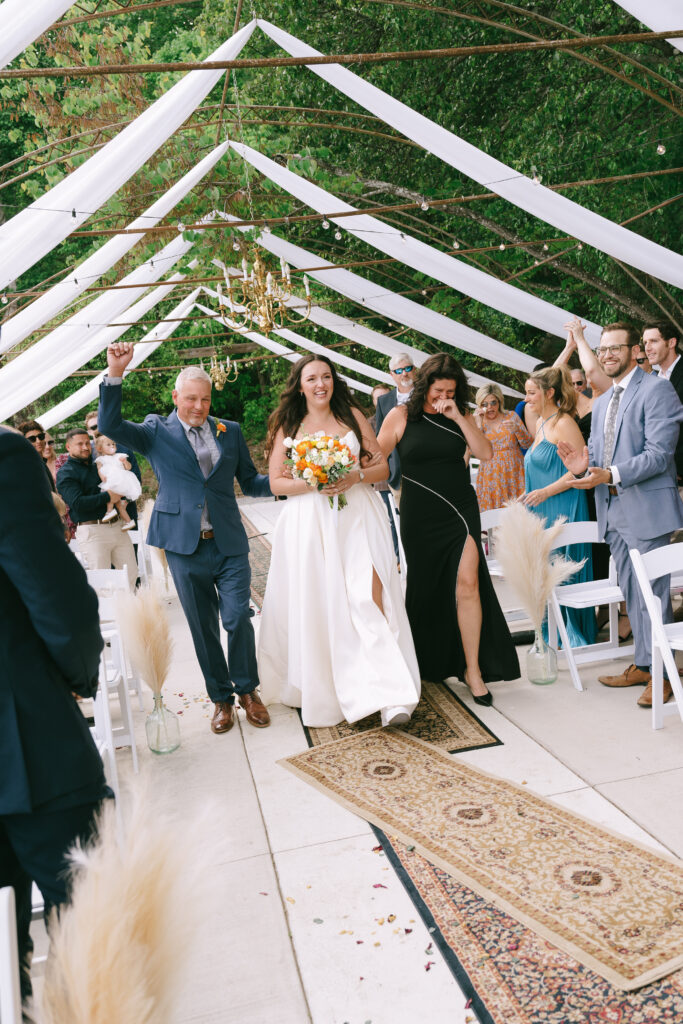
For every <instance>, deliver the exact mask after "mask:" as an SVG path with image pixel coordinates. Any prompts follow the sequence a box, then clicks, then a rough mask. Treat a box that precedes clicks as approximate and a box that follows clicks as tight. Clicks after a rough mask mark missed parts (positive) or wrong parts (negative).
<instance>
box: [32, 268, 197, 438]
mask: <svg viewBox="0 0 683 1024" xmlns="http://www.w3.org/2000/svg"><path fill="white" fill-rule="evenodd" d="M198 293H199V289H198V288H196V289H195V290H194V291H193V292H190V294H189V295H188V296H187V298H185V299H183V301H182V302H179V303H178V305H177V306H175V307H174V308H173V309H172V310H171V312H170V313H168V315H167V317H166V319H168V320H177V321H178V322H177V323H161V324H157V325H156V327H153V328H152V330H151V331H149V332H148V333H147V334H146V335H145V336H144V338H141V339H140V341H137V342H136V343H135V353H134V355H133V358H132V359H131V361H130V363H129V368H128V370H126V372H125V374H124V376H127V374H128V373H129V371H130V370H134V369H135V367H136V366H140V364H141V363H144V361H145V359H146V358H147V356H149V355H151V353H152V352H154V350H155V349H157V348H159V345H161V344H162V342H164V341H166V339H167V338H170V337H171V335H172V334H173V332H174V331H175V330H177V329H178V327H182V326H183V323H184V321H183V317H185V316H187V315H188V313H189V312H190V311H191V310H192V308H193V306H194V300H195V299H196V297H197V295H198ZM106 372H107V371H106V370H103V371H102V373H99V374H98V375H97V376H96V377H93V379H92V380H90V381H88V383H87V384H84V385H83V387H82V388H78V390H77V391H74V393H73V394H72V395H69V397H68V398H65V399H64V400H63V401H62V402H59V403H58V405H53V406H52V408H51V409H48V411H47V412H42V413H41V414H40V423H41V425H42V426H43V427H44V429H45V430H51V429H52V427H54V426H55V425H56V424H57V423H63V422H64V421H65V420H68V419H69V418H70V417H71V416H75V415H76V413H77V412H80V410H81V409H84V408H85V406H86V405H90V403H91V402H94V401H95V400H96V399H97V396H98V394H99V390H100V384H101V383H102V379H103V377H104V375H105V373H106Z"/></svg>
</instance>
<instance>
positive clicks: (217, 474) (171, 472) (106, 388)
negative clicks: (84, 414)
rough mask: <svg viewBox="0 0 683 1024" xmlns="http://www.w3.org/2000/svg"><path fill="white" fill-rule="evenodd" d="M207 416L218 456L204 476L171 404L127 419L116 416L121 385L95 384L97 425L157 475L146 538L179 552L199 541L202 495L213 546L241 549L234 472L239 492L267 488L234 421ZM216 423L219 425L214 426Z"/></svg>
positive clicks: (258, 493)
mask: <svg viewBox="0 0 683 1024" xmlns="http://www.w3.org/2000/svg"><path fill="white" fill-rule="evenodd" d="M209 422H210V423H211V425H212V427H213V429H214V432H215V434H216V442H217V444H218V447H219V449H220V451H221V456H220V458H219V460H218V462H217V463H216V465H215V466H214V467H213V470H212V472H211V473H210V474H209V477H208V479H204V474H203V473H202V471H201V469H200V467H199V463H198V461H197V456H196V455H195V452H194V449H193V447H192V445H191V444H190V442H189V441H188V439H187V435H186V434H185V428H184V427H183V425H182V423H181V422H180V420H179V419H178V415H177V413H176V411H175V410H174V411H173V412H172V413H171V415H170V416H168V417H166V416H157V415H154V414H153V415H150V416H146V417H145V420H144V422H143V423H131V422H130V421H129V420H124V419H123V418H122V416H121V385H120V384H102V385H101V386H100V406H99V409H98V413H97V424H98V427H99V429H100V431H101V432H102V433H103V434H106V435H107V437H111V438H112V439H113V440H114V441H116V442H117V444H118V443H122V444H127V445H129V446H130V447H131V448H133V449H135V451H137V452H140V454H142V455H144V456H145V457H146V458H147V459H149V462H150V464H151V466H152V469H153V470H154V473H155V474H156V478H157V480H158V481H159V493H158V495H157V499H156V502H155V503H154V512H153V513H152V518H151V520H150V524H149V534H148V536H147V540H148V542H149V543H150V544H152V545H153V546H154V547H156V548H163V549H164V550H165V551H174V552H176V553H177V554H179V555H190V554H192V553H193V552H194V551H196V549H197V545H198V544H199V533H200V529H201V518H202V509H203V508H204V502H205V501H206V502H207V505H208V511H209V518H210V520H211V525H212V527H213V531H214V537H215V541H216V545H217V547H218V550H219V551H220V552H221V553H222V554H224V555H239V554H245V553H247V552H248V551H249V541H248V540H247V535H246V533H245V531H244V527H243V525H242V520H241V518H240V514H239V509H238V507H237V499H236V498H235V478H236V479H237V480H238V481H239V485H240V487H241V488H242V490H243V491H244V493H245V494H248V495H249V496H251V497H254V498H261V497H268V496H270V495H271V494H272V492H271V490H270V485H269V483H268V477H267V476H264V475H263V474H262V473H259V472H257V470H256V467H255V466H254V463H253V462H252V460H251V456H250V455H249V449H248V448H247V445H246V443H245V440H244V437H243V436H242V431H241V430H240V428H239V425H238V424H237V423H233V422H232V421H231V420H216V419H214V418H213V417H211V416H210V417H209ZM219 423H220V424H222V426H223V427H224V428H225V429H224V430H222V431H221V430H218V429H217V425H218V424H219Z"/></svg>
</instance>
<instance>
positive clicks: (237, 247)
mask: <svg viewBox="0 0 683 1024" xmlns="http://www.w3.org/2000/svg"><path fill="white" fill-rule="evenodd" d="M232 247H233V249H234V250H235V252H239V251H240V243H239V242H238V241H234V242H233V243H232Z"/></svg>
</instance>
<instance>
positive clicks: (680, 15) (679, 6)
mask: <svg viewBox="0 0 683 1024" xmlns="http://www.w3.org/2000/svg"><path fill="white" fill-rule="evenodd" d="M614 2H615V3H617V4H619V6H620V7H623V8H624V10H625V11H628V13H629V14H632V15H633V17H634V18H637V19H638V21H641V22H642V23H643V25H647V27H648V28H651V29H652V31H653V32H666V30H667V29H672V30H674V29H681V28H683V3H681V0H614ZM667 43H671V45H672V46H675V47H676V49H677V50H683V39H667Z"/></svg>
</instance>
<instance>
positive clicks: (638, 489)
mask: <svg viewBox="0 0 683 1024" xmlns="http://www.w3.org/2000/svg"><path fill="white" fill-rule="evenodd" d="M639 340H640V339H639V335H638V332H637V331H636V330H635V328H634V327H632V326H631V325H630V324H626V323H621V322H620V323H614V324H608V325H607V326H606V327H605V328H604V329H603V332H602V337H601V340H600V347H599V349H598V358H599V360H600V364H601V366H602V368H603V370H604V371H605V373H606V374H607V376H608V377H611V378H612V380H613V381H614V386H613V387H612V388H610V390H609V391H607V392H605V394H603V395H600V397H599V398H598V399H596V401H595V402H594V404H593V419H592V425H591V434H590V437H589V439H588V447H587V448H585V449H584V450H583V452H578V451H576V450H574V449H572V448H571V446H569V445H566V444H560V445H558V452H559V454H560V457H561V458H562V460H563V461H564V464H565V466H566V467H567V469H568V470H570V472H572V473H574V474H575V476H577V477H580V478H581V479H579V480H577V482H576V484H575V485H574V486H576V487H583V488H592V487H594V488H595V508H596V512H597V519H598V527H599V529H600V534H601V537H602V538H604V540H605V541H606V542H607V544H609V547H610V551H611V553H612V556H613V558H614V561H615V564H616V567H617V574H618V578H619V585H620V587H621V589H622V591H623V593H624V597H625V599H626V609H627V611H628V615H629V618H630V620H631V628H632V629H633V637H634V642H635V664H633V665H629V667H628V668H627V669H626V671H625V672H623V673H622V674H621V675H619V676H601V677H600V682H601V683H603V684H604V685H605V686H619V687H621V686H636V685H639V684H640V685H643V684H647V690H646V691H645V692H644V693H643V695H642V696H641V697H640V699H639V700H638V704H639V705H640V706H641V707H651V706H652V680H651V675H650V665H651V655H652V651H651V638H650V618H649V616H648V614H647V610H646V608H645V604H644V602H643V599H642V597H641V594H640V589H639V587H638V583H637V580H636V577H635V573H634V572H633V568H632V564H631V559H630V557H629V549H630V548H636V549H637V550H638V551H641V552H643V553H645V552H646V551H652V550H653V549H654V548H659V547H663V546H664V545H665V544H668V543H669V542H670V540H671V535H672V534H673V532H674V531H675V530H679V529H680V528H681V526H683V502H682V501H681V499H680V497H679V494H678V488H677V486H676V466H675V462H674V452H675V450H676V444H677V442H678V433H679V428H680V424H681V422H683V406H682V405H681V403H680V401H679V398H678V395H677V394H676V391H675V389H674V387H673V385H672V384H671V383H670V382H669V381H668V380H663V379H661V378H658V377H654V376H651V375H649V374H647V373H645V372H644V371H643V370H641V368H640V367H639V366H638V364H637V363H636V358H635V353H634V346H637V345H638V343H639ZM653 590H654V592H655V593H656V594H657V596H658V597H659V598H660V599H661V602H662V611H663V616H664V621H665V622H671V621H672V618H673V616H672V612H671V598H670V593H669V577H668V576H666V577H664V578H663V579H660V580H658V581H657V582H656V583H654V584H653ZM670 697H671V687H670V685H669V683H668V681H666V680H665V684H664V698H665V700H669V699H670Z"/></svg>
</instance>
